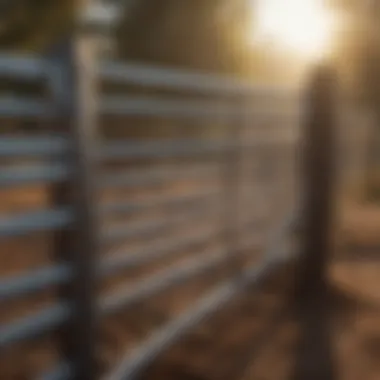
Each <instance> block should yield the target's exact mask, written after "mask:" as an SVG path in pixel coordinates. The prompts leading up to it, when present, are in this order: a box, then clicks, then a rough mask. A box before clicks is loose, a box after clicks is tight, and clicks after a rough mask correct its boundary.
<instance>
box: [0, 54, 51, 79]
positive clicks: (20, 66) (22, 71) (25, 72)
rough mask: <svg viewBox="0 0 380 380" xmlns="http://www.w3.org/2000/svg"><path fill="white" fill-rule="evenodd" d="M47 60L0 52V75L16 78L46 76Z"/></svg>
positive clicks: (40, 77)
mask: <svg viewBox="0 0 380 380" xmlns="http://www.w3.org/2000/svg"><path fill="white" fill-rule="evenodd" d="M47 65H48V61H46V60H44V59H41V58H37V57H33V56H26V55H24V56H21V55H18V56H17V55H14V54H12V55H11V54H0V76H3V77H4V76H6V77H7V78H9V77H11V78H13V77H14V78H17V79H23V80H25V79H42V78H45V77H46V67H47Z"/></svg>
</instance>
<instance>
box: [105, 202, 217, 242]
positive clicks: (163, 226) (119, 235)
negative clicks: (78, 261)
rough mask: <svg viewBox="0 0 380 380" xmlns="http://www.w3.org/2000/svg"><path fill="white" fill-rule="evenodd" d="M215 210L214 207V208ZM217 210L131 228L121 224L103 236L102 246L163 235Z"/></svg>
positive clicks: (194, 212) (188, 214)
mask: <svg viewBox="0 0 380 380" xmlns="http://www.w3.org/2000/svg"><path fill="white" fill-rule="evenodd" d="M214 209H215V207H214ZM216 212H217V210H212V209H210V206H209V205H208V206H207V208H201V209H198V208H197V209H191V210H189V213H186V214H181V215H179V216H177V217H175V218H169V219H166V220H165V221H162V218H160V219H159V220H154V221H148V222H143V223H140V224H138V225H137V226H131V224H130V223H128V224H123V225H121V226H116V227H111V228H108V230H107V231H106V232H105V233H104V235H103V242H104V244H113V243H116V242H118V241H120V240H128V239H136V238H140V237H148V236H152V235H157V234H160V233H164V232H165V231H166V230H167V229H170V228H172V227H173V226H176V225H180V224H181V223H187V222H191V221H193V220H192V218H198V217H200V216H204V217H206V216H209V215H210V214H211V215H212V216H215V215H216Z"/></svg>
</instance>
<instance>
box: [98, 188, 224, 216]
mask: <svg viewBox="0 0 380 380" xmlns="http://www.w3.org/2000/svg"><path fill="white" fill-rule="evenodd" d="M218 194H219V192H218V191H203V192H199V193H196V194H186V195H181V196H177V197H173V196H166V197H163V198H159V199H152V200H147V201H124V202H123V201H110V202H107V203H106V204H104V205H102V206H101V210H102V212H103V213H105V214H107V213H119V214H120V213H123V214H129V213H134V212H138V211H145V210H146V209H149V208H153V207H181V206H185V205H188V204H194V203H195V202H202V201H206V200H207V199H209V198H210V197H212V196H216V195H218Z"/></svg>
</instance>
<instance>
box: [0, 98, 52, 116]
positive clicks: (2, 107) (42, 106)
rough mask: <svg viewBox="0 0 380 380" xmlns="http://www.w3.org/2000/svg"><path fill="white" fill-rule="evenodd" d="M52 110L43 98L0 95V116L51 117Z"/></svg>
mask: <svg viewBox="0 0 380 380" xmlns="http://www.w3.org/2000/svg"><path fill="white" fill-rule="evenodd" d="M53 116H54V110H53V108H52V107H51V106H50V105H49V103H48V102H46V101H43V100H35V99H33V98H31V99H22V98H9V97H0V117H18V118H22V117H38V118H44V119H45V118H51V117H53Z"/></svg>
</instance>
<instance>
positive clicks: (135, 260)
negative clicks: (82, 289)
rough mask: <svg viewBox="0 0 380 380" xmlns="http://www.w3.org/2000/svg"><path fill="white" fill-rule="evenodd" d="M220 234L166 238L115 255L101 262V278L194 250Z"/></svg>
mask: <svg viewBox="0 0 380 380" xmlns="http://www.w3.org/2000/svg"><path fill="white" fill-rule="evenodd" d="M219 233H220V232H216V231H209V232H207V233H203V234H202V235H195V236H194V235H193V236H186V237H181V238H178V239H175V240H173V238H166V239H164V240H163V241H162V242H159V243H156V244H154V246H151V247H147V248H142V249H138V250H137V251H134V252H133V253H129V254H128V253H120V252H119V253H115V254H113V255H111V256H110V257H107V258H106V259H104V260H103V262H102V264H101V268H100V271H101V274H102V276H109V275H111V274H115V273H117V272H119V271H122V270H125V269H127V268H132V267H134V266H137V265H141V264H145V263H147V262H150V261H152V260H155V259H161V258H163V257H165V256H169V255H170V254H173V253H174V252H178V251H182V250H190V249H195V248H197V247H199V246H202V245H204V244H206V243H207V242H209V241H211V240H212V238H214V237H217V236H218V234H219Z"/></svg>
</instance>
